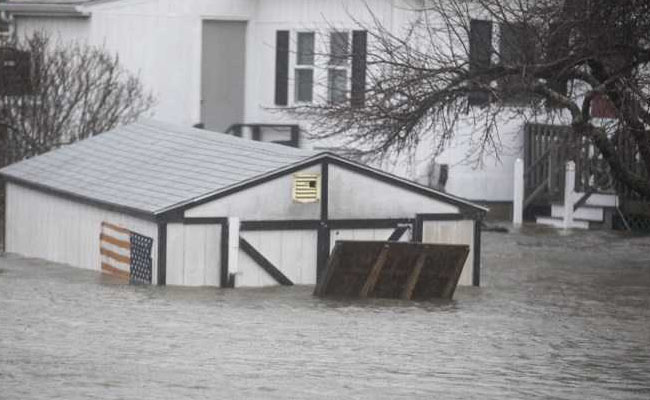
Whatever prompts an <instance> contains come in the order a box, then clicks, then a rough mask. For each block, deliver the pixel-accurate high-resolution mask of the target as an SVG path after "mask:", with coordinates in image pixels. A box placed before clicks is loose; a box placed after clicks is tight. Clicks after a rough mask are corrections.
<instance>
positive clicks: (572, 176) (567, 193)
mask: <svg viewBox="0 0 650 400" xmlns="http://www.w3.org/2000/svg"><path fill="white" fill-rule="evenodd" d="M575 184H576V164H575V163H574V162H573V161H569V162H567V163H566V167H565V169H564V215H563V218H562V227H563V228H564V229H569V228H570V227H571V226H573V204H574V203H573V199H574V198H575V194H574V190H575Z"/></svg>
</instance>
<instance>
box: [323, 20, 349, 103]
mask: <svg viewBox="0 0 650 400" xmlns="http://www.w3.org/2000/svg"><path fill="white" fill-rule="evenodd" d="M349 49H350V34H349V33H348V32H344V31H334V32H331V33H330V54H329V66H328V70H327V99H328V101H329V102H330V103H332V104H340V103H344V102H345V101H346V100H347V90H348V75H349V74H348V69H349V63H348V57H349V56H350V55H349Z"/></svg>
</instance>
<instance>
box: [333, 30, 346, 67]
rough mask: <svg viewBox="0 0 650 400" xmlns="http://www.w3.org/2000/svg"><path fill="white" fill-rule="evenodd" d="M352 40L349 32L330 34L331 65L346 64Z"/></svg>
mask: <svg viewBox="0 0 650 400" xmlns="http://www.w3.org/2000/svg"><path fill="white" fill-rule="evenodd" d="M349 42H350V38H349V35H348V32H332V33H331V34H330V64H331V65H342V64H345V62H346V61H347V57H348V49H349Z"/></svg>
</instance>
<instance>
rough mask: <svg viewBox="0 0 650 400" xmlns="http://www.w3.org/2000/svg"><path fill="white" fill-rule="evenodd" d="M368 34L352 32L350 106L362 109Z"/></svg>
mask: <svg viewBox="0 0 650 400" xmlns="http://www.w3.org/2000/svg"><path fill="white" fill-rule="evenodd" d="M367 54H368V32H366V31H354V32H352V93H351V96H350V105H351V106H352V107H363V106H364V105H365V103H366V58H367Z"/></svg>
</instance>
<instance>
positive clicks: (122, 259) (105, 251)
mask: <svg viewBox="0 0 650 400" xmlns="http://www.w3.org/2000/svg"><path fill="white" fill-rule="evenodd" d="M99 253H100V254H101V255H103V256H106V257H108V258H112V259H113V260H115V261H119V262H123V263H125V264H131V257H127V256H123V255H121V254H117V253H116V252H114V251H112V250H108V249H105V248H101V249H100V250H99Z"/></svg>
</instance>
